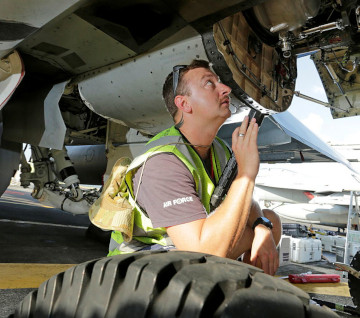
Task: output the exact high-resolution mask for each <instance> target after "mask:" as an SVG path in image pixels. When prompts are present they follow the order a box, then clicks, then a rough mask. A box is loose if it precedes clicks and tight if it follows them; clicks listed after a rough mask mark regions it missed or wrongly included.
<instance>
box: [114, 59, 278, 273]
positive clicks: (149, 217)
mask: <svg viewBox="0 0 360 318" xmlns="http://www.w3.org/2000/svg"><path fill="white" fill-rule="evenodd" d="M230 92H231V90H230V88H229V87H228V86H226V85H224V84H222V83H220V82H219V80H218V77H217V76H216V75H215V74H214V73H213V72H212V71H211V70H210V68H209V64H208V62H206V61H202V60H194V61H193V62H192V63H191V64H190V65H188V66H178V67H174V71H173V72H172V73H171V74H169V76H168V77H167V79H166V81H165V84H164V87H163V96H164V100H165V103H166V106H167V108H168V110H169V112H170V114H171V115H172V117H173V119H174V122H175V123H176V125H175V126H174V127H171V128H169V129H167V130H165V131H164V132H161V133H160V134H158V135H157V136H155V137H154V138H153V139H152V140H151V141H150V142H149V144H148V146H147V149H146V152H145V153H144V154H143V155H141V156H139V157H137V158H136V159H134V161H133V163H132V165H131V166H130V167H129V169H128V173H127V176H126V182H127V186H128V188H129V192H130V193H131V197H130V199H131V198H132V199H134V201H135V202H136V206H137V208H136V209H135V225H134V231H133V235H134V236H133V239H132V241H131V242H124V240H123V238H122V237H121V234H120V233H119V232H114V233H113V235H112V241H111V243H110V253H109V255H114V254H120V253H124V252H131V251H135V250H143V249H156V248H159V247H162V246H163V248H174V247H175V248H176V249H179V250H187V251H197V252H205V253H210V254H214V255H218V256H222V257H229V258H232V259H237V258H239V257H240V256H241V255H243V260H244V261H245V262H248V263H252V264H253V265H256V266H258V267H261V268H262V269H263V270H264V271H265V272H266V273H268V274H271V275H274V274H275V272H276V269H277V267H278V254H277V251H276V245H277V243H278V242H279V240H280V236H281V223H280V220H279V218H278V217H277V216H276V214H275V213H274V212H272V211H270V210H263V211H262V210H261V209H260V208H259V205H258V204H257V203H256V202H255V201H254V200H253V199H252V194H253V190H254V185H255V178H256V175H257V173H258V169H259V154H258V149H257V144H256V142H257V134H258V125H257V124H256V122H255V120H254V119H253V120H252V121H251V122H250V124H249V123H248V118H246V119H245V120H244V121H243V123H242V125H241V126H240V127H238V128H236V129H235V130H234V133H233V135H232V150H233V153H234V155H235V158H236V161H237V164H238V174H237V176H236V178H235V180H234V181H233V183H232V185H231V187H230V189H229V192H228V194H227V196H226V198H225V199H224V201H223V202H222V203H221V204H220V206H219V207H218V208H217V209H216V210H215V211H210V205H209V202H210V197H211V194H212V192H213V190H214V188H215V185H216V183H217V181H218V180H219V177H220V175H221V171H222V169H223V168H224V166H225V164H226V161H227V160H228V158H229V156H230V152H229V150H228V149H227V147H226V145H225V144H224V143H223V142H222V141H221V140H220V139H219V138H217V137H216V134H217V132H218V130H219V128H220V126H221V125H222V124H223V123H224V122H225V120H226V119H227V118H228V117H229V116H230V115H231V113H230V110H229V105H230V99H229V94H230ZM248 124H249V127H248ZM247 127H248V128H247ZM134 204H135V203H134ZM264 217H265V218H264ZM269 220H270V221H271V222H270V221H269ZM146 244H148V245H146ZM144 246H145V247H144Z"/></svg>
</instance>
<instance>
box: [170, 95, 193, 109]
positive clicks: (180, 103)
mask: <svg viewBox="0 0 360 318" xmlns="http://www.w3.org/2000/svg"><path fill="white" fill-rule="evenodd" d="M174 103H175V105H176V106H177V107H178V108H179V109H180V110H182V111H183V112H184V113H191V112H192V107H191V104H190V103H189V100H188V97H187V96H186V95H177V96H176V97H175V99H174Z"/></svg>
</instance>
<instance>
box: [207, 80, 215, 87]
mask: <svg viewBox="0 0 360 318" xmlns="http://www.w3.org/2000/svg"><path fill="white" fill-rule="evenodd" d="M205 85H206V86H209V85H214V83H213V81H212V80H207V81H206V83H205Z"/></svg>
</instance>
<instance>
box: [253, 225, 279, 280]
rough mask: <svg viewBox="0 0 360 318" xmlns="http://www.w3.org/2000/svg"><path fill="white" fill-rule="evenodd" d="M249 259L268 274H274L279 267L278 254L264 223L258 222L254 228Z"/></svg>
mask: <svg viewBox="0 0 360 318" xmlns="http://www.w3.org/2000/svg"><path fill="white" fill-rule="evenodd" d="M250 261H251V264H252V265H254V266H258V267H260V268H262V269H263V270H264V272H265V273H266V274H270V275H274V274H275V272H276V270H277V268H278V267H279V254H278V252H277V250H276V245H275V242H274V238H273V235H272V232H271V230H270V229H269V228H267V227H266V226H264V225H261V224H260V225H258V226H257V227H256V228H255V230H254V240H253V243H252V247H251V256H250Z"/></svg>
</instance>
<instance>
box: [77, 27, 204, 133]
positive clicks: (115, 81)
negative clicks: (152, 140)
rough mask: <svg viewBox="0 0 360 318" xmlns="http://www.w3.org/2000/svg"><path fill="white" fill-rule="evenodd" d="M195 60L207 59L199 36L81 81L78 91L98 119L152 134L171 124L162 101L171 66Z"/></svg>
mask: <svg viewBox="0 0 360 318" xmlns="http://www.w3.org/2000/svg"><path fill="white" fill-rule="evenodd" d="M184 32H187V31H186V30H184ZM195 58H198V59H199V58H200V59H206V54H205V51H204V48H203V44H202V40H201V37H200V36H195V37H192V38H189V39H187V40H183V41H180V42H177V43H175V44H173V45H170V46H167V47H165V48H163V49H159V50H157V51H153V52H151V53H149V54H144V55H141V56H139V57H137V58H136V59H130V60H127V61H125V62H122V63H116V64H114V65H111V66H109V67H105V68H102V69H101V70H99V73H98V74H96V75H93V77H91V78H88V79H84V80H82V81H80V82H79V91H80V93H81V96H82V98H83V99H84V101H86V103H87V105H88V106H89V107H90V108H91V109H93V110H94V111H95V112H96V113H98V114H100V115H101V116H103V117H105V118H109V119H111V120H114V121H117V122H119V123H121V124H124V125H127V126H129V127H132V128H135V129H138V130H140V131H143V132H145V133H149V134H155V133H157V132H159V131H161V130H163V129H164V128H167V127H169V126H170V125H171V124H172V119H171V117H170V115H169V114H168V112H167V110H166V108H165V105H164V102H163V100H162V86H163V83H164V82H165V78H166V76H167V75H168V74H169V73H170V72H171V71H172V68H173V66H174V65H176V64H188V63H190V62H191V61H192V60H193V59H195ZM99 87H101V88H102V92H101V94H99V91H98V88H99Z"/></svg>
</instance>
